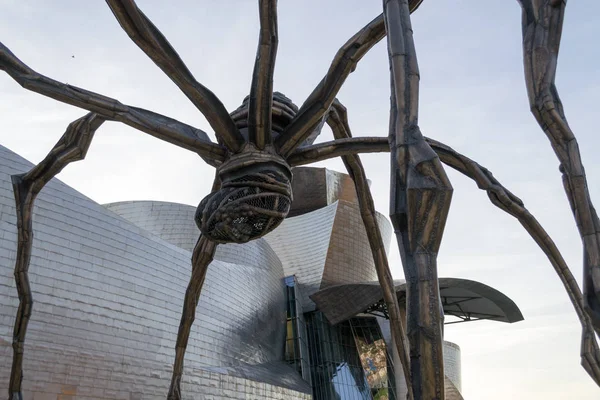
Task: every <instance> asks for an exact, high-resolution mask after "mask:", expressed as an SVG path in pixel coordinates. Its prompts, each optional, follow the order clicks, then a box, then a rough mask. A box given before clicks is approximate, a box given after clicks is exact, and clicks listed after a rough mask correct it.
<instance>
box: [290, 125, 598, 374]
mask: <svg viewBox="0 0 600 400" xmlns="http://www.w3.org/2000/svg"><path fill="white" fill-rule="evenodd" d="M362 139H364V141H363V140H362ZM338 141H339V142H340V143H336V142H338ZM425 141H426V142H427V143H428V144H429V145H430V146H431V148H432V149H433V150H434V151H435V152H436V153H437V154H438V156H439V157H440V160H441V161H442V162H443V163H444V164H446V165H448V166H449V167H451V168H453V169H455V170H457V171H458V172H460V173H462V174H464V175H465V176H467V177H469V178H471V179H472V180H474V181H475V183H476V184H477V186H478V187H479V188H480V189H482V190H485V191H486V192H487V193H488V197H489V198H490V201H491V202H492V203H493V204H494V205H495V206H496V207H498V208H500V209H501V210H503V211H505V212H507V213H508V214H510V215H512V216H513V217H515V218H516V219H517V220H518V221H519V222H520V223H521V225H522V226H523V227H524V228H525V230H527V232H528V233H529V234H530V236H531V237H532V238H533V239H534V240H535V242H536V243H537V244H538V246H539V247H540V249H541V250H542V251H543V252H544V254H546V256H547V257H548V260H549V261H550V263H551V264H552V266H553V267H554V270H555V272H556V274H557V275H558V277H559V279H560V280H561V282H562V284H563V286H564V288H565V290H566V292H567V294H568V296H569V300H570V301H571V304H572V305H573V308H574V309H575V312H576V313H577V317H578V318H579V321H580V322H581V325H582V339H581V364H582V366H583V368H584V369H585V370H586V371H587V373H588V374H589V375H590V376H591V377H592V379H593V380H594V382H596V383H597V384H598V385H600V349H599V347H598V343H597V341H596V338H595V333H594V326H593V325H592V322H591V320H590V317H589V316H588V315H587V313H586V312H585V311H584V308H583V296H582V294H581V289H580V288H579V286H578V285H577V281H576V280H575V277H574V276H573V274H572V272H571V270H570V268H569V266H568V265H567V263H566V261H565V260H564V258H563V256H562V254H561V253H560V251H559V250H558V248H557V246H556V244H555V243H554V241H553V240H552V238H551V237H550V236H549V235H548V233H547V232H546V231H545V230H544V228H543V227H542V226H541V225H540V223H539V222H538V221H537V220H536V218H535V217H534V216H533V215H532V214H531V213H530V212H529V211H528V210H527V209H526V208H525V206H524V204H523V202H522V201H521V200H520V199H519V198H518V197H516V196H515V195H514V194H512V193H511V192H510V191H509V190H508V189H506V188H505V187H504V186H502V184H500V182H498V181H497V180H496V178H495V177H494V176H493V175H492V173H491V172H490V171H488V170H487V169H486V168H485V167H483V166H481V165H480V164H478V163H477V162H475V161H473V160H471V159H469V158H468V157H466V156H464V155H462V154H460V153H458V152H456V151H455V150H453V149H452V148H450V147H448V146H446V145H444V144H443V143H440V142H438V141H435V140H433V139H429V138H425ZM321 145H325V143H322V144H320V145H314V146H309V147H306V148H301V149H298V150H296V152H294V154H292V157H291V158H290V160H291V162H290V165H292V166H296V165H303V164H308V163H313V162H317V161H323V160H327V159H330V158H333V157H335V156H338V155H347V154H358V153H372V152H387V151H390V148H389V146H388V139H387V138H373V137H364V138H363V137H360V138H355V139H354V140H353V142H352V143H351V144H350V143H348V142H346V139H342V140H335V141H333V142H328V143H327V144H326V146H321Z"/></svg>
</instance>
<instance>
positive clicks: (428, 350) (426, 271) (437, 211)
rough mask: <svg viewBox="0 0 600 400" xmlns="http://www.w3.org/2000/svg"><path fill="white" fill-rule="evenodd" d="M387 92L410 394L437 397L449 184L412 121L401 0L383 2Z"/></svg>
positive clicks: (408, 32)
mask: <svg viewBox="0 0 600 400" xmlns="http://www.w3.org/2000/svg"><path fill="white" fill-rule="evenodd" d="M383 8H384V15H385V20H386V21H385V22H386V30H387V37H388V53H389V62H390V71H391V83H392V96H391V110H390V150H391V161H392V163H391V164H392V165H391V167H392V170H391V198H390V219H391V220H392V224H393V225H394V230H395V232H396V237H397V239H398V247H399V248H400V254H401V256H402V264H403V267H404V274H405V277H406V285H407V335H408V340H409V343H410V357H411V378H412V380H411V384H412V388H413V391H414V396H415V399H443V398H444V372H443V371H444V360H443V347H442V344H443V339H442V336H443V331H442V326H443V311H442V307H441V302H440V293H439V283H438V276H437V253H438V251H439V247H440V243H441V239H442V235H443V231H444V226H445V224H446V219H447V216H448V211H449V208H450V201H451V197H452V185H451V184H450V181H449V180H448V177H447V176H446V173H445V171H444V169H443V167H442V164H441V162H440V159H439V158H438V156H437V154H436V153H435V152H434V151H433V150H432V149H431V147H430V146H429V145H428V144H427V142H425V139H424V138H423V136H422V134H421V131H420V129H419V126H418V123H417V121H418V97H419V71H418V65H417V57H416V51H415V46H414V42H413V38H412V27H411V22H410V11H409V6H408V2H407V0H383Z"/></svg>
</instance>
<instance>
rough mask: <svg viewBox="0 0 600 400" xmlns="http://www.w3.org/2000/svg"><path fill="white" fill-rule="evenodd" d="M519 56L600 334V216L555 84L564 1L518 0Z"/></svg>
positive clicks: (587, 306)
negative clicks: (579, 245)
mask: <svg viewBox="0 0 600 400" xmlns="http://www.w3.org/2000/svg"><path fill="white" fill-rule="evenodd" d="M519 3H520V4H521V6H522V8H523V23H522V24H523V58H524V66H525V81H526V83H527V95H528V97H529V103H530V106H531V112H532V113H533V115H534V116H535V119H536V120H537V122H538V124H539V125H540V127H541V128H542V129H543V131H544V133H545V134H546V136H547V137H548V139H549V140H550V144H551V145H552V149H553V150H554V152H555V153H556V156H557V157H558V160H559V161H560V171H561V173H562V179H563V185H564V188H565V192H566V194H567V198H568V199H569V203H570V205H571V210H572V212H573V216H574V217H575V221H576V222H577V228H578V229H579V235H580V236H581V239H582V241H583V252H584V265H583V269H584V275H583V276H584V284H583V299H584V306H585V310H586V312H587V313H588V315H589V316H590V318H591V320H592V323H593V324H594V327H595V330H596V333H598V334H599V335H600V220H598V215H597V214H596V210H595V208H594V206H593V204H592V200H591V198H590V194H589V191H588V187H587V180H586V177H585V171H584V168H583V163H582V162H581V154H580V152H579V145H578V144H577V139H576V138H575V134H574V133H573V131H572V130H571V128H570V127H569V124H568V123H567V119H566V117H565V113H564V110H563V106H562V103H561V101H560V98H559V96H558V90H557V89H556V85H555V83H554V82H555V77H556V65H557V59H558V51H559V46H560V38H561V33H562V24H563V20H564V13H565V7H566V5H567V2H566V1H563V0H537V1H532V0H519Z"/></svg>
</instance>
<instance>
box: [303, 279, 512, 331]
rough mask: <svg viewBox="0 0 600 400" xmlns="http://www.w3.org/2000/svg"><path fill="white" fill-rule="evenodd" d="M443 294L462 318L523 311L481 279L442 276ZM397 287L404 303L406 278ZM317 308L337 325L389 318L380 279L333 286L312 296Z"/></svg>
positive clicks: (503, 317) (507, 317) (447, 310)
mask: <svg viewBox="0 0 600 400" xmlns="http://www.w3.org/2000/svg"><path fill="white" fill-rule="evenodd" d="M439 285H440V295H441V299H442V304H443V308H444V314H445V315H452V316H455V317H457V318H459V319H461V321H454V322H449V323H456V322H466V321H476V320H481V319H488V320H494V321H500V322H509V323H512V322H518V321H522V320H523V314H521V311H520V310H519V308H518V307H517V305H516V304H515V302H513V301H512V300H511V299H510V298H509V297H507V296H506V295H504V294H503V293H502V292H500V291H498V290H496V289H494V288H492V287H490V286H488V285H485V284H483V283H481V282H476V281H471V280H468V279H458V278H440V279H439ZM394 287H395V289H396V293H397V295H398V300H399V302H400V303H401V304H404V303H405V301H406V284H405V282H404V280H395V281H394ZM310 298H311V299H312V300H313V301H314V302H315V304H316V305H317V309H318V310H320V311H321V312H323V314H325V317H326V318H327V320H328V321H329V322H330V323H331V324H333V325H335V324H337V323H340V322H342V321H345V320H347V319H349V318H352V317H353V316H355V315H357V314H361V313H370V314H375V315H380V316H383V317H387V309H386V307H385V302H384V301H383V293H382V291H381V287H380V286H379V283H378V282H361V283H351V284H343V285H336V286H330V287H327V288H325V289H322V290H320V291H318V292H317V293H315V294H313V295H311V296H310Z"/></svg>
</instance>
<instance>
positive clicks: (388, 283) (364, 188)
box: [327, 99, 413, 400]
mask: <svg viewBox="0 0 600 400" xmlns="http://www.w3.org/2000/svg"><path fill="white" fill-rule="evenodd" d="M327 124H329V126H330V127H331V130H332V131H333V136H334V138H335V139H338V140H339V139H347V138H350V137H352V133H351V131H350V126H349V124H348V117H347V114H346V108H345V107H344V106H343V105H342V104H341V103H340V102H339V101H337V99H336V100H335V101H334V102H333V104H332V107H331V110H330V111H329V116H328V118H327ZM388 149H389V147H388ZM342 161H343V162H344V165H345V166H346V170H347V171H348V174H349V175H350V177H351V178H352V180H353V181H354V187H355V189H356V196H357V198H358V205H359V207H360V215H361V217H362V220H363V224H364V226H365V230H366V232H367V238H368V240H369V245H370V247H371V252H372V253H373V261H374V262H375V269H376V271H377V277H378V279H379V284H380V286H381V290H382V292H383V298H384V301H385V303H386V306H387V310H388V314H389V318H390V327H391V331H392V337H393V338H394V343H395V345H396V351H397V352H398V355H399V356H400V362H401V363H402V369H403V372H404V379H405V381H406V382H410V381H411V379H410V358H409V351H408V348H409V345H408V339H407V337H406V332H405V330H404V323H405V321H406V318H405V316H404V315H403V314H404V313H403V312H402V311H401V310H400V306H399V305H398V297H397V294H396V290H395V288H394V280H393V278H392V273H391V272H390V266H389V264H388V259H387V255H386V252H385V247H384V245H383V239H382V237H381V231H380V230H379V225H378V223H377V217H376V215H377V214H376V213H375V204H374V203H373V195H372V194H371V190H370V189H369V184H368V182H367V175H366V174H365V169H364V167H363V165H362V163H361V161H360V157H359V156H358V155H357V154H348V155H343V156H342ZM407 388H408V399H410V400H412V399H413V393H412V390H411V387H410V385H407Z"/></svg>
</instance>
